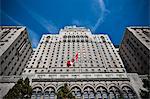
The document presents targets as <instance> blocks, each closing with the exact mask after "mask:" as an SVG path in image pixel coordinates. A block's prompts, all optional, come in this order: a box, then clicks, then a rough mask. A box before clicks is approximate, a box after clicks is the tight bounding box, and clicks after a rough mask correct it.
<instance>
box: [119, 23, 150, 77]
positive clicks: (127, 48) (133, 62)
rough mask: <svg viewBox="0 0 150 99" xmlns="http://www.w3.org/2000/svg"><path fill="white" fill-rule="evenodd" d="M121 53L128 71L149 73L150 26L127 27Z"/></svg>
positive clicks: (120, 49) (141, 73)
mask: <svg viewBox="0 0 150 99" xmlns="http://www.w3.org/2000/svg"><path fill="white" fill-rule="evenodd" d="M119 54H120V56H121V58H122V60H123V63H124V65H125V68H126V70H127V72H137V73H138V74H140V75H143V74H149V70H150V69H149V67H150V27H142V26H141V27H127V28H126V31H125V34H124V37H123V40H122V43H121V45H120V48H119Z"/></svg>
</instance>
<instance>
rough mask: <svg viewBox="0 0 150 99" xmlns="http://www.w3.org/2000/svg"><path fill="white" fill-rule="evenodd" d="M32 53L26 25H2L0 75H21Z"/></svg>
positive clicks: (0, 35)
mask: <svg viewBox="0 0 150 99" xmlns="http://www.w3.org/2000/svg"><path fill="white" fill-rule="evenodd" d="M31 53H32V47H31V43H30V41H29V39H28V34H27V31H26V28H25V27H22V26H1V27H0V75H4V76H9V75H20V74H22V71H23V70H24V68H25V64H26V62H27V61H28V59H29V57H30V55H31Z"/></svg>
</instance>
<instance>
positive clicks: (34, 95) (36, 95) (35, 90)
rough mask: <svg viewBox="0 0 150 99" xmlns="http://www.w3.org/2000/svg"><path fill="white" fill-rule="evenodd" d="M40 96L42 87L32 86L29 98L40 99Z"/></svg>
mask: <svg viewBox="0 0 150 99" xmlns="http://www.w3.org/2000/svg"><path fill="white" fill-rule="evenodd" d="M41 96H42V88H40V87H35V88H33V90H32V96H31V99H41Z"/></svg>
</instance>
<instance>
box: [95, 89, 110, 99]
mask: <svg viewBox="0 0 150 99" xmlns="http://www.w3.org/2000/svg"><path fill="white" fill-rule="evenodd" d="M96 91H97V99H107V98H108V94H107V90H106V88H105V87H103V86H99V87H98V88H97V89H96Z"/></svg>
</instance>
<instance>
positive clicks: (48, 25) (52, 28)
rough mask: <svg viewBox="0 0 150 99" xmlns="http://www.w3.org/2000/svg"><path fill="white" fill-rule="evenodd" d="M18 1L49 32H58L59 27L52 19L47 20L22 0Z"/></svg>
mask: <svg viewBox="0 0 150 99" xmlns="http://www.w3.org/2000/svg"><path fill="white" fill-rule="evenodd" d="M18 3H19V4H20V5H21V6H22V7H23V8H24V9H25V10H26V11H27V12H28V13H29V14H30V15H31V17H33V19H35V20H36V21H37V22H38V23H39V24H40V25H41V26H43V27H44V28H45V29H46V30H47V31H48V32H57V31H58V28H57V27H56V25H55V24H54V22H53V21H52V20H47V19H45V18H44V17H43V16H41V15H39V14H38V13H36V12H35V11H33V10H32V9H31V8H29V7H27V6H26V5H24V4H23V3H22V2H21V1H20V0H18Z"/></svg>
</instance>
